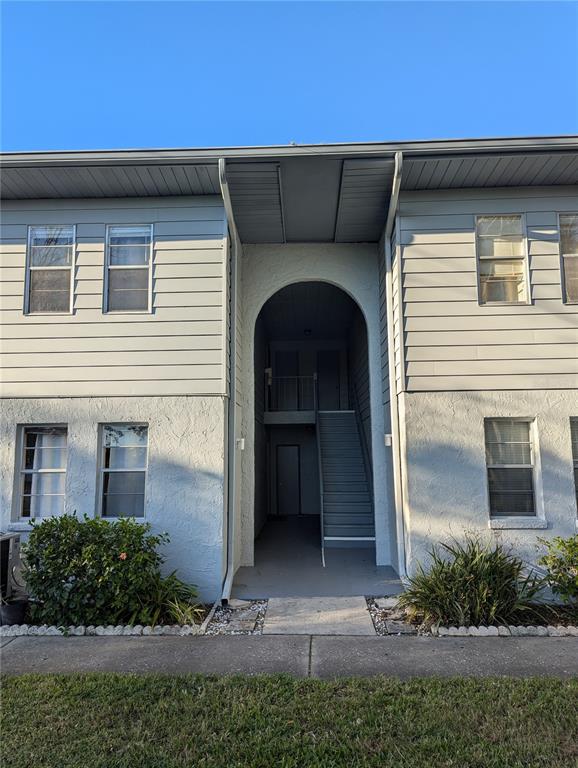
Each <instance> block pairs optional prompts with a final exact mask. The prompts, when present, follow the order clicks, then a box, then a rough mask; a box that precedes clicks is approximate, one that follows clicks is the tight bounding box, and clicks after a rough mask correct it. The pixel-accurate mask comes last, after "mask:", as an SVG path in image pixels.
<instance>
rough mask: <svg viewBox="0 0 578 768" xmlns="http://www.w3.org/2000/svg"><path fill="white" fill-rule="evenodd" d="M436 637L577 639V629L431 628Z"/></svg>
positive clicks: (509, 627)
mask: <svg viewBox="0 0 578 768" xmlns="http://www.w3.org/2000/svg"><path fill="white" fill-rule="evenodd" d="M431 633H432V635H434V636H436V637H578V627H576V626H573V625H571V626H563V625H562V624H559V625H558V626H557V627H554V626H552V625H549V626H547V627H543V626H529V627H522V626H518V627H515V626H513V625H507V626H506V625H500V626H489V627H485V626H480V627H464V626H462V627H432V628H431Z"/></svg>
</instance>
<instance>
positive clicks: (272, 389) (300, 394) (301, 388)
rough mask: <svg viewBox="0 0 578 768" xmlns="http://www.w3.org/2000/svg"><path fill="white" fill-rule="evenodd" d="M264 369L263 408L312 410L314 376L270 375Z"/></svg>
mask: <svg viewBox="0 0 578 768" xmlns="http://www.w3.org/2000/svg"><path fill="white" fill-rule="evenodd" d="M270 371H271V369H270V368H267V369H266V370H265V410H267V411H269V412H271V411H312V410H314V401H315V396H316V395H315V376H314V375H313V376H272V375H271V373H270Z"/></svg>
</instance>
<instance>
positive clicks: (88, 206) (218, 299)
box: [0, 197, 228, 397]
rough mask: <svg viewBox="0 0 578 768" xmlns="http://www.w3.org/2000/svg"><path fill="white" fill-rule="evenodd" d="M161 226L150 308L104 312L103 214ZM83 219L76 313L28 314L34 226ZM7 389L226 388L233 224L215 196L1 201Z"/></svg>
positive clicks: (1, 346) (0, 289) (0, 294)
mask: <svg viewBox="0 0 578 768" xmlns="http://www.w3.org/2000/svg"><path fill="white" fill-rule="evenodd" d="M141 223H142V224H151V223H152V224H154V257H153V309H154V311H153V313H152V314H146V313H143V314H140V313H139V314H133V313H126V314H115V313H107V314H103V312H102V298H103V277H104V249H105V232H106V225H107V224H141ZM42 224H75V225H76V235H77V248H76V267H75V276H74V277H75V289H74V313H73V314H72V315H54V316H50V315H44V316H41V315H30V316H25V315H24V314H23V312H22V308H23V303H24V280H25V262H26V238H27V228H28V226H29V225H42ZM0 236H1V243H0V268H1V275H0V322H1V338H0V361H1V368H2V395H3V396H4V397H19V396H21V397H43V396H48V397H49V396H59V397H60V396H83V397H84V396H90V395H103V396H106V395H174V394H182V395H187V394H191V395H193V394H223V393H224V391H225V375H226V372H225V368H226V364H225V363H226V336H225V334H226V316H227V312H226V288H227V284H226V275H227V272H226V270H227V269H228V266H227V259H226V226H225V217H224V210H223V206H222V204H221V201H220V199H219V198H218V197H198V198H197V197H195V198H178V199H170V200H169V199H166V198H163V199H146V200H142V199H136V200H125V199H123V200H106V201H103V200H68V201H61V200H51V201H19V202H6V203H5V204H4V211H3V222H2V227H1V230H0Z"/></svg>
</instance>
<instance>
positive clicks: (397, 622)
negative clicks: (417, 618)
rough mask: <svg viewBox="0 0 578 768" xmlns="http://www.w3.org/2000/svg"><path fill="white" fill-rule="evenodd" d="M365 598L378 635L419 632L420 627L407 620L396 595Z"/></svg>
mask: <svg viewBox="0 0 578 768" xmlns="http://www.w3.org/2000/svg"><path fill="white" fill-rule="evenodd" d="M365 600H366V602H367V610H368V611H369V615H370V616H371V620H372V621H373V626H374V628H375V634H376V635H382V636H385V635H417V634H418V627H416V626H415V625H413V624H410V623H409V622H408V621H407V619H406V616H405V613H404V612H403V611H402V610H400V609H399V608H398V607H397V599H396V598H395V597H366V598H365ZM420 634H421V633H420Z"/></svg>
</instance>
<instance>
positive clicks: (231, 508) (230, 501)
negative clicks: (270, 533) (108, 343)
mask: <svg viewBox="0 0 578 768" xmlns="http://www.w3.org/2000/svg"><path fill="white" fill-rule="evenodd" d="M226 162H227V161H226V160H225V158H223V157H221V158H219V184H220V186H221V195H222V197H223V204H224V206H225V214H226V216H227V227H228V230H229V233H230V236H231V244H232V248H231V279H230V285H229V291H230V295H231V324H230V338H229V344H230V357H229V402H228V404H227V467H228V471H227V522H226V525H227V563H226V569H225V579H224V581H223V588H222V593H221V601H227V600H228V599H229V597H230V595H231V589H232V586H233V577H234V576H235V562H234V560H235V537H236V534H237V520H236V515H235V500H236V494H235V491H236V479H237V472H238V467H237V439H236V437H237V413H236V403H235V392H236V379H237V367H236V365H235V360H236V357H237V333H236V328H237V274H238V272H237V260H238V258H239V255H240V253H239V252H240V248H239V245H240V240H239V235H238V233H237V227H236V225H235V218H234V215H233V205H232V203H231V195H230V192H229V183H228V181H227V167H226Z"/></svg>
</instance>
